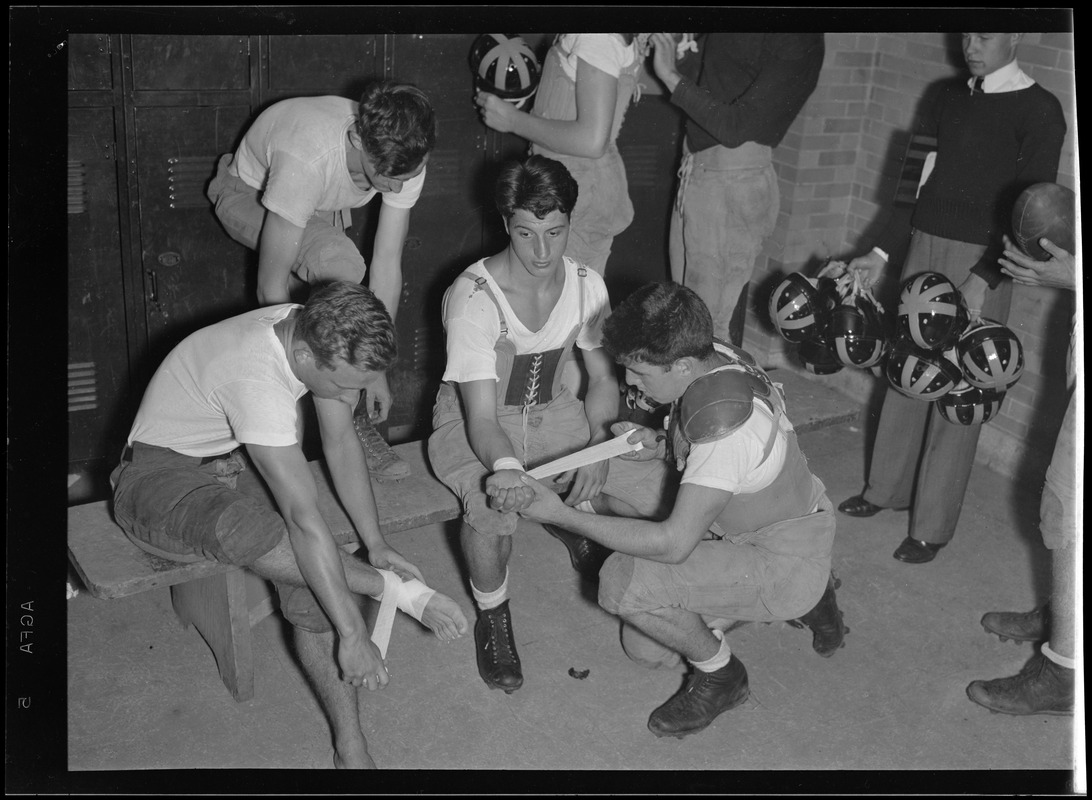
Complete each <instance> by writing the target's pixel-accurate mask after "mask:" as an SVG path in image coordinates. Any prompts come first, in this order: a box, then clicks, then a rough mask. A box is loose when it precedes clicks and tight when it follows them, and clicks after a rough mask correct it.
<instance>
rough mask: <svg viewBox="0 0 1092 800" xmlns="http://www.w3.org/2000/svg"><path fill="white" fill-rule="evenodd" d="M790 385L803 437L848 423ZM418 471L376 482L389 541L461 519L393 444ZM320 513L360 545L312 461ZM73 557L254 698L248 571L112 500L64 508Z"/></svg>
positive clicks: (814, 394)
mask: <svg viewBox="0 0 1092 800" xmlns="http://www.w3.org/2000/svg"><path fill="white" fill-rule="evenodd" d="M771 377H772V378H773V379H774V381H775V382H778V383H781V384H782V385H783V386H784V388H785V393H786V396H787V398H788V402H789V407H790V409H791V411H792V419H793V424H794V426H795V428H796V430H797V431H798V432H800V433H805V432H807V431H811V430H817V429H819V428H823V427H828V426H831V425H837V424H841V423H844V422H850V421H852V420H854V419H856V418H857V415H858V413H859V409H858V406H857V404H856V403H855V402H854V401H852V400H850V399H848V398H846V397H845V396H844V395H841V394H840V393H838V392H836V391H835V390H833V389H830V388H829V387H827V386H824V385H822V384H821V383H819V382H817V381H812V380H809V379H808V378H807V377H805V376H803V375H800V374H798V373H795V372H792V371H791V370H787V369H777V370H773V371H771ZM394 450H395V452H396V453H398V455H399V456H401V457H402V458H403V459H404V460H405V461H406V462H407V463H408V464H409V465H410V467H411V468H412V470H413V473H412V474H411V475H410V476H409V477H408V478H405V479H403V480H401V481H397V482H383V483H380V482H376V483H373V487H374V490H375V499H376V506H377V508H378V511H379V522H380V525H381V526H382V527H383V531H384V533H385V534H391V533H396V532H398V531H403V530H409V529H412V528H418V527H421V526H422V525H428V524H430V523H433V522H442V521H445V520H450V519H454V518H456V517H457V516H459V511H460V509H459V502H458V500H457V499H456V497H455V495H454V494H452V493H451V491H450V490H448V489H447V487H445V486H444V485H443V484H442V483H440V482H439V481H438V480H436V479H435V478H434V477H432V473H431V471H430V469H429V467H428V465H427V461H426V457H425V443H424V442H409V443H407V444H400V445H396V446H395V447H394ZM311 470H312V472H313V473H314V475H315V483H316V484H317V486H318V490H319V510H320V511H321V512H322V515H323V517H324V518H325V519H326V521H327V523H328V524H329V526H330V529H331V532H332V533H333V534H334V537H335V538H336V539H337V540H338V542H339V544H347V543H350V542H355V541H356V535H355V533H354V531H353V528H352V525H351V524H350V522H349V518H348V517H347V516H346V515H345V512H344V510H343V509H342V508H341V504H340V503H339V502H338V500H337V499H336V496H335V494H334V492H333V491H332V489H331V486H330V482H329V479H328V476H327V474H326V470H325V467H324V465H323V464H322V463H321V462H317V461H316V462H312V463H311ZM68 558H69V560H70V561H71V562H72V565H73V567H74V568H75V569H76V572H77V573H78V574H79V576H80V579H81V580H82V581H83V584H84V586H85V587H87V589H88V591H89V592H90V593H91V594H92V595H94V596H95V597H98V598H104V599H110V598H116V597H127V596H129V595H133V594H138V593H140V592H145V591H149V590H151V589H161V588H166V587H169V588H170V591H171V602H172V605H173V607H174V610H175V613H176V614H177V615H178V617H179V619H180V620H181V621H182V623H183V624H184V625H186V626H189V625H193V626H194V627H196V628H197V630H198V631H199V632H200V634H201V636H202V637H204V639H205V641H206V642H208V645H209V647H210V648H211V649H212V652H213V655H214V656H215V657H216V666H217V668H218V669H219V671H220V677H221V679H222V680H223V682H224V685H226V686H227V688H228V689H229V690H230V691H231V694H232V695H233V696H234V697H235V699H236V700H238V701H243V700H249V699H250V698H252V697H253V696H254V661H253V652H252V648H251V630H250V629H251V627H252V626H254V625H256V624H257V623H258V622H260V621H261V620H262V619H264V618H265V617H266V616H268V615H269V614H270V613H271V612H272V611H273V610H274V602H275V601H274V598H273V595H272V593H271V592H270V591H269V587H268V585H267V584H266V582H265V581H263V580H262V579H261V578H259V577H258V576H257V575H255V574H254V573H252V572H250V571H249V570H245V569H242V568H239V567H233V566H230V565H227V564H219V563H217V562H213V561H198V562H194V563H179V562H177V561H170V560H168V559H163V558H159V557H157V556H154V555H151V554H150V553H146V552H145V551H143V550H141V549H140V548H138V547H137V546H136V545H134V544H133V543H132V542H130V541H129V539H128V538H127V537H126V536H125V534H124V533H122V532H121V529H120V528H119V527H118V526H117V525H115V524H114V521H113V518H112V516H111V514H110V508H109V504H108V503H107V502H106V501H102V502H98V503H88V504H86V505H80V506H72V507H71V508H69V509H68Z"/></svg>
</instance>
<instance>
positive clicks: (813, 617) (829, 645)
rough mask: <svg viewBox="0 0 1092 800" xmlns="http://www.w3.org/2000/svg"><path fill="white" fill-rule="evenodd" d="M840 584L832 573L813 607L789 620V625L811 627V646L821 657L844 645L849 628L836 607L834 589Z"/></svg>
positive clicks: (836, 601) (829, 655) (825, 656)
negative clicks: (824, 589)
mask: <svg viewBox="0 0 1092 800" xmlns="http://www.w3.org/2000/svg"><path fill="white" fill-rule="evenodd" d="M841 585H842V582H841V581H840V580H837V579H836V578H835V577H834V576H833V575H832V576H831V577H830V578H828V579H827V588H826V591H824V592H823V596H822V597H821V598H819V602H818V603H816V604H815V608H813V609H812V610H811V611H809V612H808V613H807V614H805V615H804V616H802V617H800V619H798V620H790V623H789V624H791V625H793V626H795V627H798V628H802V627H804V626H805V625H806V626H807V627H809V628H811V632H812V640H811V646H812V649H813V650H815V652H816V653H818V654H819V655H821V656H822V657H823V658H830V657H831V656H832V655H834V653H835V651H837V650H838V649H839V648H842V647H845V646H846V642H845V638H846V634H847V633H849V628H848V627H846V624H845V622H843V620H842V612H841V610H840V609H839V608H838V599H837V597H836V596H835V594H834V590H835V589H836V588H838V587H839V586H841Z"/></svg>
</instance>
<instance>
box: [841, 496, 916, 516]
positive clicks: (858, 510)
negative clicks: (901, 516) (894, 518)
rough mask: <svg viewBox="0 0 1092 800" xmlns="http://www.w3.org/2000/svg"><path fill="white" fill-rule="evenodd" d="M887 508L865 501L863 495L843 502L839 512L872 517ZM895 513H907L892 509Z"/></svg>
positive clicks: (902, 509) (903, 509)
mask: <svg viewBox="0 0 1092 800" xmlns="http://www.w3.org/2000/svg"><path fill="white" fill-rule="evenodd" d="M884 508H886V506H878V505H876V504H875V503H870V502H868V501H867V500H865V499H864V495H863V494H855V495H853V497H851V498H849V499H848V500H843V501H842V502H841V504H840V505H839V506H838V510H839V511H841V512H842V513H843V514H849V516H851V517H871V516H872V515H873V514H879V513H880V512H881V511H883V510H884ZM892 510H893V511H905V510H906V509H905V508H896V509H892Z"/></svg>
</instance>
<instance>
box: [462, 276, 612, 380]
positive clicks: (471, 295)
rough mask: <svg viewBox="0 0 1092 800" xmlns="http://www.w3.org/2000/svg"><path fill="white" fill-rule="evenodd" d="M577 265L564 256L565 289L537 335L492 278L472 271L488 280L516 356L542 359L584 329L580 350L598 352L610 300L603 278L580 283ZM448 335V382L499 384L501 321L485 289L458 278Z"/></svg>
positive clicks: (577, 344)
mask: <svg viewBox="0 0 1092 800" xmlns="http://www.w3.org/2000/svg"><path fill="white" fill-rule="evenodd" d="M578 269H579V267H578V265H577V263H576V262H575V261H573V260H572V259H571V258H569V257H568V256H565V286H564V288H563V289H562V290H561V296H560V297H559V298H558V301H557V304H556V305H555V306H554V308H553V311H551V312H550V317H549V319H547V320H546V324H545V325H543V326H542V328H541V329H540V330H538V331H532V330H529V329H528V328H527V327H526V326H525V325H524V324H523V323H522V322H520V320H519V318H518V317H517V316H516V314H515V312H514V311H513V310H512V307H511V306H510V305H509V304H508V299H507V298H506V297H505V296H504V292H503V291H501V288H500V286H498V285H497V282H496V281H495V280H493V276H491V275H490V274H489V271H488V270H486V268H485V261H484V260H482V261H478V262H477V263H475V264H473V265H471V266H470V267H469V268H468V270H469V271H470V272H471V273H473V274H474V275H478V276H481V277H484V278H485V279H486V281H487V282H488V284H489V288H490V289H491V290H492V291H493V295H494V296H495V297H496V298H497V302H498V303H499V304H500V307H501V310H502V312H503V313H504V321H505V323H507V325H508V339H509V340H510V341H511V342H512V344H513V346H514V347H515V348H516V354H517V355H524V354H526V353H543V352H545V351H547V350H554V349H556V348H558V347H561V346H562V345H563V344H565V340H566V339H567V338H568V336H569V333H570V331H572V329H573V328H574V327H576V325H577V323H581V329H580V333H579V334H578V335H577V338H576V346H577V347H579V348H580V349H581V350H594V349H595V348H597V347H599V346H600V345H601V344H602V341H603V322H604V321H605V320H606V318H607V317H608V316H610V298H609V297H608V295H607V285H606V284H605V283H604V282H603V278H602V276H600V275H598V274H597V273H595V272H593V271H592V270H586V275H585V276H584V277H583V278H581V277H580V275H579V274H577V271H578ZM581 291H583V292H584V316H583V319H581V318H580V296H579V294H577V293H578V292H581ZM443 319H444V330H445V331H446V332H447V368H446V369H445V370H444V377H443V379H444V380H445V381H454V382H456V383H466V382H468V381H479V380H499V376H498V375H497V354H496V351H495V350H494V345H496V343H497V339H498V337H500V333H501V327H500V316H499V315H498V314H497V304H495V303H494V302H493V300H492V299H491V298H490V297H489V295H488V294H487V293H486V292H485V290H484V289H478V288H477V285H476V284H475V283H474V281H473V280H471V279H470V278H466V277H463V276H459V277H458V278H456V279H455V282H454V283H453V284H451V286H450V287H448V290H447V292H445V293H444V302H443Z"/></svg>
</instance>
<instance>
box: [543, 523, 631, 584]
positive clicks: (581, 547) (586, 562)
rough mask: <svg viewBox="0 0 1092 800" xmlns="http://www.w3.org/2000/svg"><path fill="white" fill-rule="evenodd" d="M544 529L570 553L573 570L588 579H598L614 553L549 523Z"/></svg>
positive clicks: (544, 524) (584, 537)
mask: <svg viewBox="0 0 1092 800" xmlns="http://www.w3.org/2000/svg"><path fill="white" fill-rule="evenodd" d="M542 527H543V528H545V529H546V533H548V534H550V535H551V536H553V537H554V538H555V539H560V540H561V543H562V544H564V545H565V547H566V548H567V549H568V551H569V561H571V562H572V565H573V569H575V570H576V571H577V572H579V573H580V574H581V575H584V576H586V577H588V578H596V577H598V575H599V570H600V569H602V567H603V562H604V561H606V560H607V559H608V558H610V555H611V553H613V552H614V551H613V550H611V549H610V548H607V547H603V545H601V544H599V543H598V542H593V541H592V540H591V539H589V538H587V537H586V536H581V535H580V534H578V533H572V532H570V531H567V530H565V529H564V528H559V527H557V526H556V525H551V524H550V523H548V522H544V523H543V524H542Z"/></svg>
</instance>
